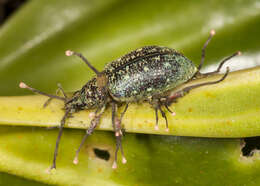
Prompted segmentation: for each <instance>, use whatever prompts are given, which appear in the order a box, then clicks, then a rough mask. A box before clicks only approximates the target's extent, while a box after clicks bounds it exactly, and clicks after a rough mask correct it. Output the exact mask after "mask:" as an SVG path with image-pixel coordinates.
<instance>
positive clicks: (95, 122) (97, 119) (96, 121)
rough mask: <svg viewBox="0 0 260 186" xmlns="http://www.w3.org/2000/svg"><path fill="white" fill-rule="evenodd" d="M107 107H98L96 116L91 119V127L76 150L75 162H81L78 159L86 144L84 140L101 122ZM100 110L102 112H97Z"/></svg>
mask: <svg viewBox="0 0 260 186" xmlns="http://www.w3.org/2000/svg"><path fill="white" fill-rule="evenodd" d="M105 108H106V106H103V107H102V108H101V109H100V108H98V109H97V110H96V112H95V116H94V118H93V119H92V120H91V122H90V126H89V128H88V129H87V130H86V134H85V135H84V137H83V139H82V141H81V143H80V146H79V148H78V150H77V151H76V155H75V158H74V160H73V163H74V164H78V162H79V161H78V155H79V152H80V150H81V148H82V147H83V144H84V142H85V141H86V139H87V137H88V136H90V135H91V134H92V133H93V132H94V130H95V128H96V127H97V125H98V124H99V122H100V118H101V116H102V114H103V113H104V111H105ZM99 110H100V113H99V114H97V113H98V111H99Z"/></svg>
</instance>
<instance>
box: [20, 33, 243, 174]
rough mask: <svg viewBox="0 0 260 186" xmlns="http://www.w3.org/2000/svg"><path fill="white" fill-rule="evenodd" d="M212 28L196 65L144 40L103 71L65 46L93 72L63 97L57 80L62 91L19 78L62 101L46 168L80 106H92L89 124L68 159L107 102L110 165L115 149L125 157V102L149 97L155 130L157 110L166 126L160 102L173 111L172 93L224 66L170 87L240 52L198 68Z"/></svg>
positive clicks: (180, 94) (176, 94)
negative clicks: (112, 137) (121, 108)
mask: <svg viewBox="0 0 260 186" xmlns="http://www.w3.org/2000/svg"><path fill="white" fill-rule="evenodd" d="M214 34H215V31H214V30H212V31H211V32H210V35H209V37H208V39H207V41H206V42H205V44H204V45H203V48H202V56H201V61H200V64H199V66H198V67H196V66H195V65H194V64H193V62H192V61H191V60H189V59H188V58H186V57H185V56H184V55H183V54H181V53H179V52H177V51H176V50H174V49H171V48H168V47H160V46H145V47H142V48H139V49H136V50H134V51H132V52H130V53H128V54H126V55H124V56H122V57H121V58H119V59H117V60H114V61H112V62H111V63H108V64H107V65H106V66H105V68H104V70H103V71H98V70H97V69H96V68H95V67H93V66H92V65H91V63H90V62H89V61H88V60H87V59H86V58H85V57H84V56H83V55H82V54H80V53H77V52H74V51H70V50H68V51H66V55H67V56H72V55H74V56H78V57H79V58H81V59H82V60H83V61H84V62H85V63H86V64H87V65H88V67H89V68H90V69H91V70H92V71H93V72H95V74H96V75H95V77H93V78H92V79H91V80H89V81H88V82H87V83H86V84H85V85H84V86H83V87H82V88H81V89H80V90H78V91H76V92H75V93H74V94H73V95H72V96H71V97H68V96H67V95H66V94H65V92H64V90H63V89H62V87H61V86H60V85H59V90H60V91H62V93H63V96H64V97H61V96H58V95H51V94H47V93H44V92H41V91H39V90H37V89H34V88H32V87H29V86H28V85H26V84H25V83H23V82H21V83H20V87H21V88H27V89H29V90H31V91H33V92H35V93H38V94H42V95H45V96H47V97H49V100H48V101H47V102H49V101H50V100H51V99H53V98H54V99H59V100H62V101H64V110H65V114H64V116H63V118H62V119H61V122H60V126H59V133H58V137H57V140H56V146H55V151H54V157H53V162H52V165H51V167H50V170H51V169H55V168H56V157H57V155H58V148H59V143H60V138H61V136H62V132H63V127H64V125H65V121H66V120H67V119H68V118H69V117H70V116H71V115H72V114H73V113H75V112H78V111H80V110H85V109H96V111H95V114H94V116H93V119H92V120H91V122H90V126H89V127H88V128H87V129H86V134H85V135H84V137H83V139H82V142H81V144H80V146H79V148H78V149H77V151H76V156H75V158H74V161H73V162H74V164H77V163H78V154H79V152H80V150H81V148H82V146H83V144H84V142H85V140H86V138H87V137H88V136H89V135H91V134H92V133H93V131H94V129H95V128H96V127H97V125H98V124H99V122H100V118H101V116H102V114H103V113H104V111H105V109H106V108H107V107H108V106H111V107H112V126H113V129H114V132H115V137H116V151H115V159H114V162H113V165H112V168H117V154H118V151H119V150H120V151H121V154H122V162H123V163H126V158H125V156H124V152H123V147H122V126H121V123H122V118H123V116H124V114H125V112H126V111H127V108H128V104H129V103H131V102H137V101H147V102H149V103H150V104H151V106H152V108H153V109H154V111H155V118H156V119H155V120H156V121H155V129H156V130H158V112H160V114H161V116H162V117H163V118H164V119H165V122H166V131H168V130H169V129H168V120H167V117H166V114H165V111H164V110H163V109H162V107H165V109H166V110H168V111H169V112H170V113H172V114H173V115H174V114H175V113H174V112H173V111H171V110H170V108H169V105H170V104H171V103H173V102H175V101H176V100H177V99H178V98H180V97H183V96H184V95H186V94H187V93H188V92H189V91H190V90H192V89H194V88H198V87H201V86H206V85H210V84H216V83H219V82H221V81H223V80H224V79H225V78H226V77H227V75H228V73H229V68H228V67H227V69H226V72H225V74H224V75H223V76H222V77H221V78H220V79H219V80H217V81H210V82H205V83H200V84H195V85H191V86H188V87H185V88H183V89H182V90H178V91H174V88H176V87H177V86H178V85H181V84H183V83H186V82H189V81H192V80H194V79H198V78H203V77H207V76H210V75H213V74H216V73H219V72H220V69H221V68H222V66H223V64H224V63H225V62H226V61H228V60H229V59H231V58H233V57H234V56H237V55H240V54H241V52H236V53H234V54H232V55H231V56H229V57H227V58H225V59H224V60H223V61H221V62H220V64H219V66H218V68H217V69H216V70H215V71H212V72H208V73H204V74H203V73H201V72H200V69H201V67H202V65H203V63H204V59H205V49H206V47H207V45H208V44H209V42H210V40H211V39H212V37H213V35H214ZM172 92H173V93H172ZM122 103H125V109H124V111H123V112H122V113H121V115H120V117H118V116H117V107H118V105H119V104H122ZM45 105H46V104H45Z"/></svg>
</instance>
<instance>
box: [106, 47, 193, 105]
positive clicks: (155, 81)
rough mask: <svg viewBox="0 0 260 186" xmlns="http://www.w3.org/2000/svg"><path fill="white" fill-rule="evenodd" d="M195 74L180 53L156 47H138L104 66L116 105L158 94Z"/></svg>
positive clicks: (188, 62)
mask: <svg viewBox="0 0 260 186" xmlns="http://www.w3.org/2000/svg"><path fill="white" fill-rule="evenodd" d="M196 71H197V68H196V67H195V65H194V64H193V63H192V62H191V61H190V60H189V59H187V58H186V57H184V56H183V55H182V54H180V53H178V52H177V51H175V50H173V49H170V48H167V47H159V46H147V47H142V48H139V49H137V50H134V51H132V52H130V53H129V54H126V55H124V56H123V57H121V58H119V59H117V60H115V61H113V62H111V63H109V64H108V65H106V67H105V74H106V77H107V78H108V90H109V93H110V95H111V96H112V98H113V99H114V100H116V101H119V102H133V101H137V100H145V99H147V98H148V97H151V96H154V95H160V94H162V93H164V92H166V91H168V90H170V89H173V88H175V87H176V86H178V85H180V84H182V83H184V82H186V81H188V80H189V79H190V78H191V77H192V76H193V75H194V74H195V73H196Z"/></svg>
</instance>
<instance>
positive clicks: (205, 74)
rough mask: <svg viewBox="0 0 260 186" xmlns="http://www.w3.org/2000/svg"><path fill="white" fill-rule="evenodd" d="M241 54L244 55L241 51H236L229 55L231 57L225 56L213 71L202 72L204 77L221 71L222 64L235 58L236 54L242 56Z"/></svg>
mask: <svg viewBox="0 0 260 186" xmlns="http://www.w3.org/2000/svg"><path fill="white" fill-rule="evenodd" d="M241 55H242V53H241V52H240V51H237V52H236V53H234V54H232V55H231V56H229V57H227V58H225V59H224V60H223V61H221V62H220V64H219V66H218V68H217V70H215V71H213V72H207V73H204V74H201V75H202V77H207V76H209V75H212V74H216V73H219V72H220V69H221V68H222V66H223V65H224V63H225V62H227V61H228V60H230V59H231V58H233V57H235V56H241Z"/></svg>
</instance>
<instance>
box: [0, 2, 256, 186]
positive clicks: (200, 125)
mask: <svg viewBox="0 0 260 186" xmlns="http://www.w3.org/2000/svg"><path fill="white" fill-rule="evenodd" d="M259 27H260V6H259V2H258V1H257V0H248V1H240V0H234V1H229V0H220V1H208V0H199V1H170V0H162V1H156V0H142V1H139V0H133V1H123V0H96V1H92V0H85V1H82V0H74V1H70V0H38V1H28V2H27V3H26V4H25V5H24V7H22V8H21V10H20V11H18V12H17V13H16V14H15V15H13V16H12V17H11V18H10V20H9V21H8V22H7V23H6V24H5V25H3V26H2V27H1V28H0V83H1V86H0V95H1V96H2V97H0V125H2V126H1V127H0V171H2V172H4V173H3V174H0V185H10V184H13V185H14V184H19V185H23V184H24V185H36V184H42V183H48V184H58V185H252V186H254V185H259V183H260V180H259V170H260V167H259V153H257V152H256V153H255V154H254V156H252V157H244V156H242V154H241V144H240V140H239V139H209V138H190V137H173V136H169V135H168V136H167V135H153V134H156V133H160V134H166V132H165V130H164V129H165V123H164V120H163V119H160V121H159V122H160V125H159V129H160V130H159V131H155V130H154V122H155V116H154V111H153V110H152V109H151V108H150V107H149V105H148V104H146V103H144V104H131V105H130V109H129V111H128V112H127V113H126V116H125V118H124V120H123V123H124V125H125V128H126V131H127V132H134V133H153V134H149V135H148V134H129V133H127V134H126V136H125V137H124V139H123V146H124V150H125V154H126V158H127V160H128V162H127V164H126V165H123V164H121V163H120V164H119V168H118V169H117V170H112V169H111V166H112V161H113V158H114V150H115V142H114V141H115V140H114V134H113V133H112V132H109V131H107V132H105V131H96V132H95V134H94V135H92V136H90V138H89V139H88V140H87V141H86V144H85V146H84V147H83V150H82V152H81V153H80V157H79V158H80V163H79V164H78V165H77V166H75V165H73V164H72V160H73V157H74V153H75V151H76V149H77V147H78V146H79V144H80V141H81V138H82V137H83V135H84V131H83V130H75V129H65V132H64V135H63V136H62V140H61V145H60V151H59V156H58V160H57V167H58V169H57V170H56V171H54V172H52V174H47V173H46V169H47V168H48V167H49V166H50V163H51V160H52V155H53V151H54V146H55V140H56V137H57V132H58V131H57V130H56V129H53V130H47V129H46V128H40V127H31V126H56V125H58V123H59V120H60V118H61V117H62V113H63V111H62V110H61V108H62V106H63V104H62V102H59V101H55V100H54V101H53V102H52V103H51V104H50V105H49V106H48V107H46V108H45V109H43V108H42V104H43V103H44V101H45V100H46V98H44V97H42V96H32V95H29V96H22V95H25V94H31V93H30V92H29V91H26V90H21V89H19V88H18V84H19V82H20V81H25V82H26V83H28V84H29V85H31V86H33V87H35V88H38V89H40V90H42V91H45V92H49V93H51V92H53V93H54V92H55V89H56V83H57V82H60V83H61V84H62V85H63V87H64V89H65V90H66V91H67V92H71V91H74V90H76V89H79V88H80V87H81V86H82V85H83V84H84V83H86V82H87V81H88V80H89V79H90V77H91V76H92V75H93V73H92V72H91V71H90V70H89V69H88V68H87V67H86V66H85V64H84V63H82V62H81V61H80V60H79V59H77V58H74V57H70V58H68V57H66V56H65V55H64V51H65V50H67V49H72V50H76V51H79V52H82V53H84V55H85V56H86V57H87V58H88V59H89V60H90V61H91V62H92V63H93V64H94V65H95V66H96V67H97V68H98V69H100V70H101V69H103V67H104V65H105V64H106V63H108V62H110V61H112V60H113V59H116V58H118V57H120V56H121V55H123V54H125V53H127V52H129V51H131V50H133V49H135V48H138V47H141V46H144V45H162V46H168V47H172V48H175V49H177V50H179V51H181V52H182V53H184V55H185V56H187V57H188V58H190V59H191V60H192V61H194V63H196V64H198V63H199V60H200V55H201V48H202V45H203V43H204V42H205V40H206V39H207V36H208V34H209V31H210V30H211V29H215V30H216V36H215V37H214V38H213V39H212V42H211V43H210V45H209V47H208V48H207V52H206V62H205V65H207V66H206V68H205V69H204V71H208V70H212V69H214V68H216V66H214V65H216V64H217V63H218V62H219V61H220V60H221V59H223V58H224V57H225V56H228V55H230V54H232V53H233V52H235V51H237V50H241V51H242V53H243V56H239V57H236V58H235V59H234V60H231V61H230V62H228V66H230V67H231V70H233V71H234V70H238V69H243V68H246V67H254V68H251V69H248V70H242V71H237V72H232V73H231V74H230V75H229V76H228V78H227V79H226V80H225V81H224V82H221V83H220V84H217V85H212V86H207V87H201V88H199V89H196V90H193V91H191V93H190V94H188V95H187V96H185V97H184V98H181V99H180V100H179V101H178V103H176V104H175V103H174V104H173V105H172V106H171V107H172V109H173V110H174V111H175V112H176V116H174V117H172V116H171V115H170V114H168V118H169V123H170V132H169V133H168V134H173V135H181V136H195V137H198V136H201V137H202V136H203V137H245V136H257V135H259V132H260V129H259V127H258V124H260V122H259V113H260V100H259V99H260V98H259V96H258V95H259V93H260V83H259V82H260V77H259V76H260V75H259V74H260V69H259V67H256V66H258V65H259V64H260V63H259V55H260V54H259V50H260V45H259V43H260V38H259ZM217 78H220V76H214V77H211V78H207V79H203V80H198V81H196V82H197V83H198V82H202V81H203V82H204V81H211V80H214V79H217ZM196 82H193V83H196ZM110 113H111V111H110V108H108V110H107V111H106V113H105V115H104V117H103V118H102V121H101V125H100V127H99V129H102V130H110V129H111V116H110ZM88 114H89V111H82V112H80V113H77V114H75V117H74V118H70V119H69V121H68V123H67V127H72V128H86V127H87V125H88V124H89V117H88ZM10 125H12V126H10ZM15 125H23V126H19V127H18V126H15ZM24 126H27V127H24ZM94 149H103V150H106V151H107V152H108V153H109V160H108V161H106V160H103V159H101V158H100V157H98V156H97V155H96V154H95V153H94ZM6 173H8V174H6ZM12 175H16V176H19V177H23V178H26V179H23V178H19V177H13V176H12ZM223 178H224V179H223ZM27 179H28V180H27ZM29 180H30V181H29ZM32 180H34V181H37V182H34V181H32ZM40 182H41V183H40Z"/></svg>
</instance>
